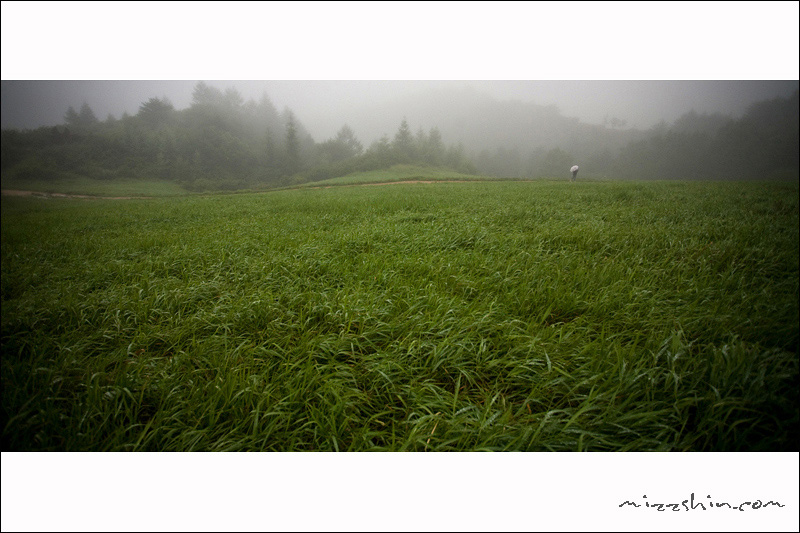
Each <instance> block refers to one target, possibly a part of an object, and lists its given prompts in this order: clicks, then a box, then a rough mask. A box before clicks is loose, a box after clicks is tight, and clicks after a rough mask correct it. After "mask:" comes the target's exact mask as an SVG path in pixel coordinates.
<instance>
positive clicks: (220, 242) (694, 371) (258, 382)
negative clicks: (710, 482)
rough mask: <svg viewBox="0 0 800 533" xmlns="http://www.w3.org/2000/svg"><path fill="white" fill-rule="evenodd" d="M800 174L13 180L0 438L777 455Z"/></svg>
mask: <svg viewBox="0 0 800 533" xmlns="http://www.w3.org/2000/svg"><path fill="white" fill-rule="evenodd" d="M799 256H800V236H799V235H798V187H797V185H796V184H779V183H711V182H703V183H697V182H694V183H689V182H610V181H609V182H589V183H587V182H583V183H581V182H578V183H569V182H567V181H564V182H497V181H496V182H475V183H437V184H403V185H394V186H385V187H342V188H330V189H297V190H284V191H274V192H268V193H262V194H238V195H219V196H214V195H209V196H184V197H175V198H152V199H136V200H125V201H113V200H77V199H42V198H16V197H3V199H2V385H3V393H2V394H3V400H2V406H3V409H2V428H3V435H2V443H3V446H2V448H3V450H5V451H8V450H94V451H111V450H113V451H125V450H131V451H140V450H141V451H143V450H164V451H167V450H179V451H190V450H209V451H222V450H265V451H266V450H274V451H305V450H309V451H310V450H324V451H336V450H338V451H345V450H347V451H369V450H376V451H377V450H385V451H402V450H408V451H454V450H460V451H478V450H498V451H500V450H527V451H573V450H574V451H578V450H590V451H634V450H636V451H650V450H664V451H667V450H670V451H699V450H705V451H747V450H759V451H788V450H796V449H797V444H796V443H797V442H798V437H800V435H799V434H798V433H799V432H798V401H797V400H798V395H797V386H796V383H797V379H798V318H800V316H799V312H798V294H799V290H800V289H799V281H798V261H799Z"/></svg>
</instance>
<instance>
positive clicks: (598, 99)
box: [2, 80, 798, 144]
mask: <svg viewBox="0 0 800 533" xmlns="http://www.w3.org/2000/svg"><path fill="white" fill-rule="evenodd" d="M197 81H201V80H182V81H143V80H130V81H120V80H118V81H91V80H84V81H77V80H76V81H17V80H3V81H2V127H3V128H4V129H7V128H17V129H32V128H37V127H40V126H52V125H57V124H62V123H63V122H64V114H65V112H66V111H67V109H68V108H69V107H70V106H71V107H73V108H74V109H78V108H79V107H80V106H81V105H82V104H83V103H87V104H89V106H90V107H91V108H92V110H93V111H94V112H95V115H96V116H97V117H98V118H99V119H100V120H104V119H105V118H107V117H108V115H112V116H114V117H115V118H120V117H121V116H122V115H123V113H127V114H129V115H135V114H136V113H137V112H138V110H139V106H140V105H141V104H142V103H143V102H146V101H147V100H148V99H149V98H151V97H158V98H167V99H169V101H170V102H172V104H173V105H174V106H175V108H176V109H184V108H187V107H189V106H190V104H191V99H192V89H193V87H194V86H195V84H196V83H197ZM202 81H205V82H206V83H207V84H208V85H210V86H213V87H217V88H219V89H221V90H226V89H229V88H235V89H236V90H237V91H238V92H239V93H240V94H241V95H242V97H243V98H244V99H245V100H248V99H253V100H256V101H258V100H259V99H260V98H261V97H262V95H264V94H266V95H267V96H268V97H269V98H270V100H271V101H272V102H273V104H274V105H275V106H276V107H277V108H278V109H279V110H281V109H284V108H285V107H288V108H290V109H292V110H293V111H294V113H295V114H296V115H297V117H298V119H299V120H300V121H301V122H302V123H303V125H304V126H305V127H306V128H307V129H308V131H309V133H310V134H311V135H312V136H313V137H314V139H315V140H317V141H323V140H325V139H327V138H330V137H332V136H334V135H335V134H336V132H337V131H338V130H339V128H341V127H342V125H344V124H349V125H350V126H351V127H352V128H353V129H354V130H355V132H356V134H357V135H358V136H359V137H360V138H361V139H362V141H364V142H365V144H369V143H370V142H372V141H374V140H375V139H376V138H378V137H380V136H381V135H383V134H388V135H391V134H393V132H394V131H395V130H396V128H397V126H398V125H399V123H400V121H401V120H402V119H403V118H404V117H407V118H408V120H409V122H410V123H411V125H412V127H414V128H416V127H422V128H425V129H426V130H427V129H429V128H431V127H437V126H441V125H440V124H435V123H432V121H431V119H430V118H429V117H431V116H432V115H434V113H432V112H431V111H430V110H426V106H428V105H429V103H430V100H431V98H435V97H436V95H439V97H440V98H442V99H444V100H445V102H446V103H447V104H450V107H449V109H450V112H451V113H453V114H454V115H458V114H464V113H469V112H470V107H469V106H470V105H475V104H476V103H477V102H479V101H480V100H481V99H483V100H485V99H492V100H495V101H500V102H502V101H518V102H523V103H530V104H534V105H538V106H555V108H556V109H557V110H558V111H559V112H560V113H561V114H562V115H564V116H566V117H574V118H577V119H578V120H580V121H581V122H585V123H588V124H604V123H605V124H609V123H610V122H609V121H611V120H616V121H618V122H616V123H617V124H622V125H624V126H623V127H625V128H637V129H647V128H650V127H652V126H654V125H655V124H657V123H659V122H661V121H666V122H668V123H672V122H673V121H675V120H676V119H677V118H678V117H680V116H681V115H683V114H684V113H687V112H689V111H692V110H693V111H695V112H697V113H708V114H710V113H720V114H724V115H729V116H731V117H733V118H737V117H739V116H741V114H742V113H743V112H744V111H745V110H746V109H747V107H748V106H749V105H750V104H752V103H754V102H757V101H761V100H766V99H771V98H775V97H787V96H789V95H791V94H792V93H793V92H794V91H796V90H797V89H798V81H797V80H788V81H756V80H742V81H580V80H574V81H497V80H495V81H488V80H479V81H463V80H460V81H330V80H328V81H313V80H298V81H290V80H273V81H253V80H249V81H241V80H240V81H234V80H226V81H218V80H217V81H215V80H202ZM454 95H461V103H462V107H461V108H457V107H455V106H453V105H452V103H453V99H454V97H455V96H454ZM467 96H468V97H467ZM440 115H441V113H440ZM439 118H440V119H441V118H442V117H441V116H440V117H439Z"/></svg>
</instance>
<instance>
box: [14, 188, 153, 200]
mask: <svg viewBox="0 0 800 533" xmlns="http://www.w3.org/2000/svg"><path fill="white" fill-rule="evenodd" d="M0 193H2V195H3V196H37V197H39V198H88V199H93V200H135V199H138V198H150V197H149V196H90V195H88V194H64V193H60V192H40V191H19V190H15V189H3V190H2V191H0Z"/></svg>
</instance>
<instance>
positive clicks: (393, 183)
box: [297, 180, 470, 189]
mask: <svg viewBox="0 0 800 533" xmlns="http://www.w3.org/2000/svg"><path fill="white" fill-rule="evenodd" d="M469 181H470V180H401V181H382V182H380V183H353V184H350V185H318V186H316V187H297V188H298V189H332V188H334V187H372V186H376V185H400V184H403V183H468V182H469Z"/></svg>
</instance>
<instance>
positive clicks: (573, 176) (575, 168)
mask: <svg viewBox="0 0 800 533" xmlns="http://www.w3.org/2000/svg"><path fill="white" fill-rule="evenodd" d="M569 171H570V172H572V181H575V176H577V175H578V165H572V168H571V169H569Z"/></svg>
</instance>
